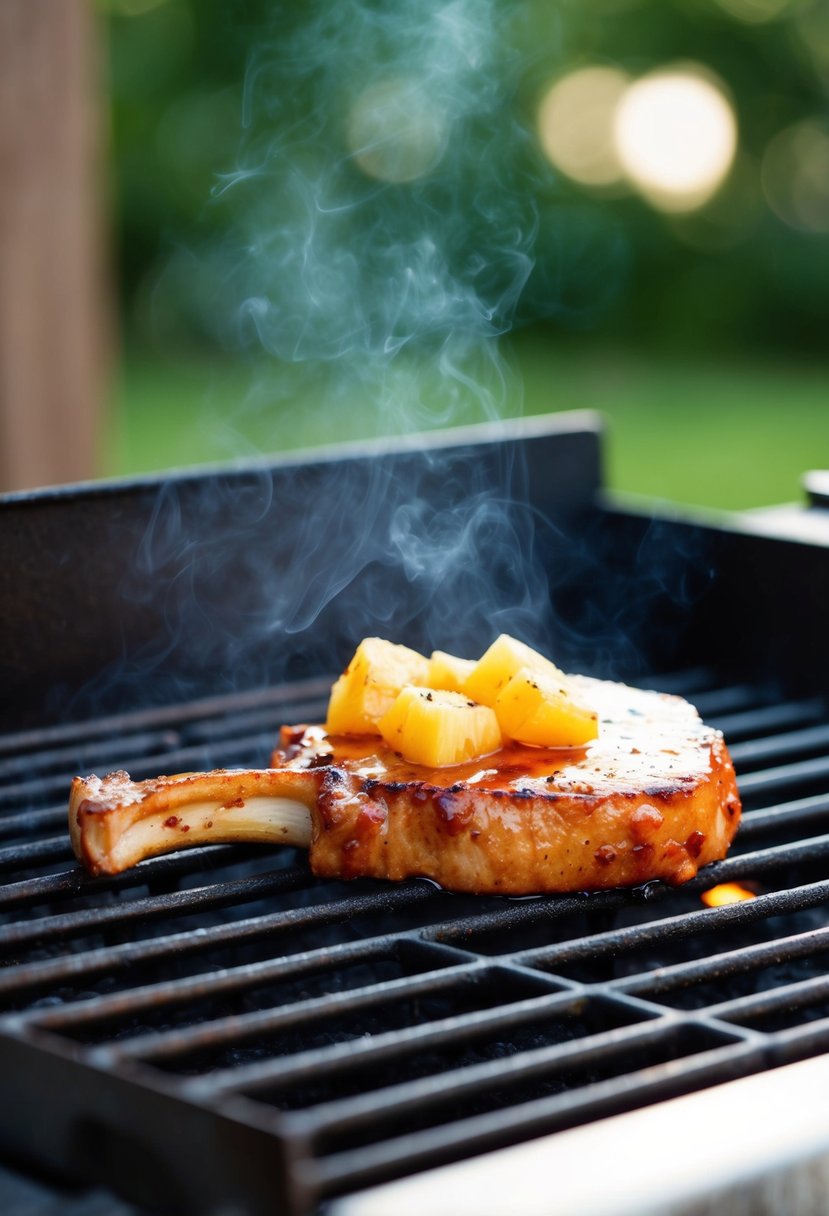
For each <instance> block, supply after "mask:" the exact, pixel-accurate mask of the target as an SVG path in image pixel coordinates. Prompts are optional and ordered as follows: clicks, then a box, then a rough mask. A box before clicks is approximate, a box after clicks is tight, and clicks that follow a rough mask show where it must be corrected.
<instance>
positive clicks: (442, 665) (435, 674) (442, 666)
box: [426, 650, 475, 692]
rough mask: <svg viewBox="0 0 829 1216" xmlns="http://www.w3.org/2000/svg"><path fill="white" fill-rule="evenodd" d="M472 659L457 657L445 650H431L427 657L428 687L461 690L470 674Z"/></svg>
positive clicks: (473, 662)
mask: <svg viewBox="0 0 829 1216" xmlns="http://www.w3.org/2000/svg"><path fill="white" fill-rule="evenodd" d="M474 666H475V660H474V659H458V658H456V657H455V655H453V654H447V653H446V651H445V650H433V651H432V653H431V655H430V657H429V678H428V679H427V681H426V683H427V685H428V686H429V688H440V689H443V690H444V691H445V692H463V691H464V685H465V684H466V681H467V680H468V679H469V676H470V675H471V674H472V669H473V667H474Z"/></svg>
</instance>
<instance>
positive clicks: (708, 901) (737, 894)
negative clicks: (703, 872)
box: [700, 882, 757, 908]
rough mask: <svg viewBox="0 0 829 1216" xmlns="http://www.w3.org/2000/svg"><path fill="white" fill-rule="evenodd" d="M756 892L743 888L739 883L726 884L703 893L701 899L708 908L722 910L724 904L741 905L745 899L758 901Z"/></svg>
mask: <svg viewBox="0 0 829 1216" xmlns="http://www.w3.org/2000/svg"><path fill="white" fill-rule="evenodd" d="M756 898H757V896H756V895H755V893H754V891H749V889H748V887H741V886H740V884H739V883H737V882H724V883H721V884H720V886H718V887H711V888H710V890H708V891H703V893H702V895H701V896H700V899H701V900H702V902H703V903H704V904H705V905H706V907H708V908H722V907H723V905H724V904H739V903H742V902H743V900H744V899H756Z"/></svg>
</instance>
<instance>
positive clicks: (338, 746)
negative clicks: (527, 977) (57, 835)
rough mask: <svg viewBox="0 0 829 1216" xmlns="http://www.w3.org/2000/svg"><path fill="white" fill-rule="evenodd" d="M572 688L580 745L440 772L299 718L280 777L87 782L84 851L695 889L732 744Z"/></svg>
mask: <svg viewBox="0 0 829 1216" xmlns="http://www.w3.org/2000/svg"><path fill="white" fill-rule="evenodd" d="M570 679H571V682H572V684H573V686H574V688H575V690H576V692H577V693H578V694H579V695H580V696H582V697H583V698H584V699H585V700H587V701H589V703H590V704H591V705H592V706H594V707H595V708H596V711H597V713H598V716H599V722H600V729H599V733H598V737H597V738H595V739H593V740H591V741H590V742H589V743H587V744H586V745H584V746H582V747H578V748H572V747H571V748H566V747H554V748H544V747H530V746H526V745H522V744H518V743H509V742H507V743H505V745H504V746H502V747H501V748H499V749H498V750H496V751H494V752H492V753H490V754H489V755H486V756H483V757H479V758H477V759H475V760H472V761H468V762H466V763H462V764H455V765H451V766H446V767H438V768H427V767H424V766H422V765H418V764H414V763H411V762H410V761H407V760H405V759H403V758H402V757H401V756H400V755H399V754H398V753H397V752H396V751H394V750H393V749H392V748H391V747H390V746H389V745H388V744H387V743H385V742H384V741H383V740H382V739H381V738H379V737H377V736H372V735H351V736H345V735H333V734H329V733H327V732H326V731H325V730H324V728H322V727H320V726H297V727H283V728H282V732H281V739H280V745H279V747H278V748H277V749H276V751H275V752H274V754H273V757H272V760H271V767H270V768H268V769H260V770H245V771H233V770H217V771H215V772H212V773H202V774H199V773H195V774H194V773H184V774H180V775H178V776H171V777H159V778H157V779H154V780H150V781H142V782H133V781H131V780H130V778H129V777H128V775H127V774H126V773H123V772H119V773H113V774H110V775H109V776H107V777H104V778H98V777H88V778H80V777H78V778H76V779H75V781H74V783H73V786H72V792H71V797H70V832H71V836H72V843H73V847H74V849H75V853H76V855H77V856H78V858H79V860H80V861H81V862H82V863H83V864H84V865H86V866H87V867H88V869H90V870H91V871H92V872H93V873H108V874H112V873H118V872H119V871H121V870H123V869H126V868H127V867H128V866H131V865H134V864H135V863H136V862H138V861H140V860H141V859H142V858H144V857H150V856H153V855H155V854H157V853H162V852H167V851H169V850H171V849H175V848H179V847H182V846H184V845H194V844H205V843H219V842H228V841H267V842H272V843H285V844H292V845H296V846H299V847H303V848H304V847H309V849H310V864H311V868H312V870H313V872H314V873H315V874H317V875H322V876H328V877H338V878H357V877H371V878H379V879H393V880H399V879H405V878H410V877H415V876H418V877H425V878H430V879H432V880H433V881H435V882H436V883H439V884H440V885H441V886H442V887H445V888H446V889H447V890H451V891H462V892H472V893H476V894H498V895H528V894H541V893H551V892H564V891H578V890H581V891H593V890H599V889H602V888H607V887H617V886H631V885H637V884H640V883H644V882H647V881H649V880H651V879H656V878H659V879H663V880H665V881H666V882H669V883H682V882H685V881H687V880H688V879H689V878H692V877H693V876H694V875H695V874H696V872H697V870H698V869H699V867H700V866H702V865H705V864H707V863H708V862H711V861H714V860H717V859H719V858H722V857H724V856H725V853H726V852H727V849H728V846H729V844H730V842H731V840H732V839H733V837H734V833H735V832H736V830H737V826H738V823H739V819H740V800H739V796H738V792H737V785H736V779H735V774H734V769H733V766H732V763H731V760H730V757H729V755H728V751H727V749H726V746H725V743H724V741H723V738H722V735H721V734H720V733H719V732H718V731H715V730H713V729H711V728H710V727H707V726H705V725H704V724H703V723H702V722H701V721H700V718H699V716H698V714H697V712H696V710H695V709H694V708H693V707H692V706H691V705H690V704H688V702H687V701H684V700H683V699H681V698H679V697H675V696H668V695H665V694H660V693H655V692H645V691H642V690H639V689H633V688H629V687H627V686H626V685H622V684H615V683H610V682H607V681H601V680H593V679H590V678H588V677H578V676H575V677H570Z"/></svg>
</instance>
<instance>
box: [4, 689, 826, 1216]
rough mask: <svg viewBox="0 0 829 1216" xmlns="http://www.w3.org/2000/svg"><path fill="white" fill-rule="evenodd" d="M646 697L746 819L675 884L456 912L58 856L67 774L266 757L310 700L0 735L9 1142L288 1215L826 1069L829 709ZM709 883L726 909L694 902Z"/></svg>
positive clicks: (179, 869) (271, 870) (290, 695)
mask: <svg viewBox="0 0 829 1216" xmlns="http://www.w3.org/2000/svg"><path fill="white" fill-rule="evenodd" d="M660 686H663V687H666V686H669V687H670V688H671V690H676V691H682V692H687V693H688V694H689V695H690V696H691V697H692V699H693V700H694V701H695V702H696V703H697V705H698V706H699V708H700V710H701V712H702V713H703V716H704V717H706V719H707V720H708V721H710V722H712V723H713V724H715V725H719V726H721V727H722V728H723V730H724V731H725V732H726V737H727V738H728V740H729V743H730V745H731V749H732V754H733V756H734V759H735V763H736V765H737V769H738V773H739V775H740V785H741V790H742V794H743V798H744V803H745V810H746V815H745V819H744V825H743V827H742V829H741V832H740V834H739V836H738V839H737V842H736V844H735V847H734V849H733V851H732V853H731V855H730V856H729V858H728V859H727V860H726V861H724V862H721V863H719V864H717V865H715V866H713V867H710V868H709V869H708V870H706V871H705V872H704V873H703V874H702V875H700V876H698V877H697V879H695V880H694V881H693V882H691V883H689V884H687V885H686V886H684V887H682V888H680V889H678V890H670V889H668V888H666V887H664V886H662V885H661V884H650V885H649V886H647V887H645V888H642V889H639V890H637V891H633V892H621V891H609V892H603V893H600V894H597V895H593V896H563V897H559V898H546V899H529V900H509V899H475V898H469V897H460V896H452V895H448V894H446V893H444V892H440V891H438V890H436V889H435V888H434V887H433V886H432V885H431V884H428V883H426V882H407V883H401V884H399V885H396V886H393V885H384V884H380V883H372V882H368V881H360V882H356V883H350V884H345V883H339V882H321V881H318V880H315V879H314V878H313V877H312V876H311V875H310V872H309V870H308V867H307V864H306V862H305V859H304V856H303V855H301V854H298V853H296V852H294V851H292V850H288V849H273V850H255V849H252V848H231V847H227V846H211V847H207V848H198V849H193V850H190V851H189V852H184V853H181V854H174V855H170V856H168V857H161V858H157V859H154V860H152V861H147V862H144V863H142V864H141V865H140V866H138V867H137V868H136V869H135V870H133V871H131V872H128V873H127V874H124V875H121V876H119V877H117V878H110V879H105V880H92V879H89V878H87V877H86V876H84V875H83V874H81V873H80V872H79V870H78V869H77V868H76V867H75V866H74V864H73V862H72V858H71V854H70V850H69V846H68V839H67V835H66V829H65V797H66V793H67V789H68V781H69V778H70V777H71V776H72V775H73V774H74V772H76V771H91V770H97V771H101V770H104V769H106V768H108V767H112V766H116V765H117V766H119V767H121V766H123V767H127V768H129V769H130V770H131V772H132V773H133V775H134V776H137V777H142V776H149V775H152V774H154V773H157V772H173V771H182V770H185V769H194V768H199V767H210V766H215V765H234V764H238V765H254V764H257V763H261V761H262V758H263V757H265V756H267V755H268V753H269V751H270V748H271V746H272V743H273V739H274V737H275V735H276V732H277V729H278V727H279V725H280V724H281V723H282V722H283V721H303V720H313V719H315V718H318V717H319V716H320V715H321V713H322V709H323V699H324V696H325V693H326V691H327V687H328V684H327V682H326V681H314V682H305V683H300V684H294V685H286V686H282V687H279V688H275V689H271V690H267V691H262V692H258V693H250V694H239V695H236V696H233V697H227V698H216V699H213V700H210V701H202V702H199V703H193V704H190V705H185V706H178V707H173V708H168V709H165V710H150V711H142V712H141V713H135V714H130V715H125V716H122V717H119V718H116V719H113V718H110V719H107V720H104V721H101V722H93V723H84V724H78V725H68V726H64V727H56V728H52V729H48V730H44V731H36V732H32V731H30V732H25V733H18V734H17V735H9V736H6V737H4V738H2V739H0V880H2V885H0V921H1V922H2V930H0V933H1V934H2V936H0V952H1V954H0V957H1V958H2V968H0V1011H2V1012H0V1093H2V1101H0V1112H5V1113H0V1130H2V1136H3V1140H4V1143H5V1145H6V1147H7V1148H10V1149H11V1150H13V1151H14V1150H17V1151H19V1152H21V1153H24V1154H26V1155H28V1156H29V1157H31V1158H32V1159H34V1160H35V1161H37V1162H39V1163H40V1164H41V1165H44V1164H49V1165H50V1166H52V1167H54V1166H56V1165H57V1166H58V1167H59V1168H62V1169H63V1170H67V1171H71V1172H74V1173H76V1174H77V1175H79V1176H81V1177H87V1178H89V1179H92V1180H95V1181H102V1182H104V1183H105V1184H106V1185H109V1186H110V1187H113V1188H114V1189H116V1190H118V1191H119V1192H120V1193H121V1194H123V1195H124V1196H125V1197H126V1198H128V1199H131V1200H133V1201H134V1202H138V1203H143V1204H146V1205H148V1206H150V1207H153V1208H159V1209H163V1208H165V1207H166V1208H168V1209H172V1210H175V1211H187V1210H193V1211H210V1210H213V1209H215V1210H218V1209H219V1208H221V1206H222V1204H223V1203H227V1202H229V1201H230V1200H231V1199H232V1200H233V1201H234V1203H235V1205H236V1207H235V1208H234V1210H239V1211H244V1212H250V1213H258V1212H265V1211H268V1212H273V1211H280V1212H284V1213H290V1214H291V1216H298V1214H299V1213H308V1212H312V1211H314V1210H317V1209H318V1208H320V1207H322V1206H325V1204H326V1202H327V1201H329V1200H331V1199H332V1198H334V1197H336V1196H337V1195H341V1194H343V1193H347V1192H349V1191H353V1190H356V1189H359V1188H361V1187H364V1186H368V1185H372V1184H375V1183H378V1182H381V1181H383V1180H386V1179H391V1178H395V1177H399V1176H402V1175H405V1174H408V1173H411V1172H413V1171H416V1170H420V1169H423V1168H427V1167H430V1166H434V1165H438V1164H441V1163H444V1162H447V1161H451V1160H454V1159H458V1158H461V1157H469V1156H471V1155H473V1154H475V1153H479V1152H483V1151H485V1150H488V1149H491V1148H496V1147H500V1146H505V1145H508V1144H511V1143H515V1142H517V1141H520V1140H523V1139H527V1138H530V1137H533V1136H536V1135H540V1134H544V1133H549V1132H553V1131H555V1130H557V1129H561V1128H565V1127H569V1126H573V1125H575V1124H579V1123H583V1122H586V1121H588V1120H591V1119H595V1118H597V1117H600V1116H603V1115H608V1114H612V1113H618V1112H620V1111H623V1110H626V1109H630V1108H632V1107H636V1106H640V1105H643V1104H645V1103H649V1102H652V1101H655V1100H657V1099H660V1098H665V1097H669V1096H674V1095H677V1094H680V1093H684V1092H689V1091H691V1090H694V1089H698V1088H701V1087H704V1086H706V1085H710V1084H714V1083H716V1082H719V1081H723V1080H728V1079H731V1078H733V1077H736V1076H740V1075H744V1074H747V1073H750V1072H754V1071H758V1070H762V1069H766V1068H769V1067H773V1066H775V1065H778V1064H783V1063H785V1062H788V1061H791V1060H795V1059H797V1058H801V1057H803V1056H806V1055H809V1054H814V1053H818V1052H824V1051H827V1050H829V980H827V979H826V978H825V974H824V973H825V971H826V955H827V953H829V881H827V880H826V879H825V878H824V877H823V875H824V874H825V873H826V862H827V857H829V714H828V713H827V706H826V704H825V703H824V702H823V701H822V700H821V699H820V698H808V699H802V700H792V699H786V698H781V697H779V696H776V695H775V694H774V691H773V690H771V689H767V688H758V687H754V686H747V685H739V686H737V685H723V684H722V683H721V682H720V681H718V679H717V678H716V676H715V675H714V674H713V673H711V672H704V671H702V672H701V671H694V672H686V673H684V674H681V675H680V676H677V677H674V678H673V680H662V681H661V682H660ZM727 882H728V883H732V882H736V883H739V884H741V885H742V886H743V887H744V888H745V890H746V891H747V892H748V893H749V894H751V895H752V896H753V898H749V899H746V900H744V901H743V902H739V903H735V904H730V905H725V906H721V907H705V906H704V905H703V904H702V902H701V893H702V892H703V891H705V890H707V889H709V888H711V887H713V886H715V885H720V884H723V883H727ZM208 1146H209V1147H208Z"/></svg>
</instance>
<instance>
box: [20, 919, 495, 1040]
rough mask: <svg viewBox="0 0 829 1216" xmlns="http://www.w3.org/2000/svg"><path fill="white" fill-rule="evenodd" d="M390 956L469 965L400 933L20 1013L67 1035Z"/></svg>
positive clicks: (429, 964)
mask: <svg viewBox="0 0 829 1216" xmlns="http://www.w3.org/2000/svg"><path fill="white" fill-rule="evenodd" d="M389 958H395V959H396V960H402V961H403V962H404V963H405V964H407V970H410V971H411V973H412V974H417V973H419V972H421V971H435V970H438V969H439V968H441V967H448V966H452V965H453V964H456V963H467V964H468V963H469V962H471V961H473V960H472V957H471V956H470V955H465V954H464V953H463V952H462V951H459V950H453V949H451V948H449V947H444V946H434V945H431V944H429V945H426V944H425V943H423V942H420V941H418V940H417V939H416V938H406V937H402V936H401V937H399V938H396V939H394V940H392V941H386V940H384V939H382V938H380V939H374V938H371V939H368V940H361V941H359V942H349V943H346V944H341V945H339V946H337V947H334V948H333V949H331V948H328V947H326V948H324V949H321V950H309V951H306V952H305V953H303V954H299V955H293V956H291V957H290V958H287V959H286V958H276V959H265V960H263V961H262V962H259V963H247V964H244V965H243V966H239V967H232V968H227V969H224V970H222V971H213V972H210V973H209V974H208V975H206V976H195V977H194V976H187V977H186V978H184V979H179V980H167V981H162V982H159V983H154V984H148V985H146V986H144V987H143V988H133V989H131V990H130V991H129V992H128V993H122V992H119V993H112V994H111V995H109V996H96V997H94V998H92V999H90V1000H87V1001H78V1002H76V1003H74V1004H72V1005H65V1006H61V1007H60V1008H58V1009H51V1010H46V1011H44V1010H39V1009H37V1010H33V1011H31V1012H29V1013H25V1014H21V1015H17V1016H18V1017H23V1018H25V1019H26V1020H27V1021H29V1022H31V1023H32V1024H33V1025H36V1026H41V1027H43V1028H45V1029H54V1030H60V1031H63V1032H64V1033H66V1032H69V1033H70V1034H71V1033H72V1032H73V1031H77V1030H78V1029H81V1030H84V1029H88V1028H89V1027H90V1026H94V1025H96V1024H106V1023H108V1022H109V1023H112V1022H114V1021H115V1020H117V1019H119V1018H124V1017H130V1018H132V1017H134V1016H135V1015H136V1014H138V1013H141V1012H142V1011H144V1010H150V1011H152V1012H158V1011H160V1010H162V1009H164V1010H169V1009H170V1008H171V1007H175V1006H177V1005H183V1004H186V1003H187V1002H192V1001H194V1000H199V999H202V998H207V999H209V1000H210V1001H211V1002H218V1000H219V998H220V997H222V996H223V995H225V994H227V993H238V992H243V991H245V990H246V989H250V988H253V987H256V986H259V985H263V984H267V983H268V982H269V981H277V980H283V981H284V980H294V979H301V978H302V977H304V976H307V975H313V974H327V975H328V976H329V977H331V978H332V979H333V977H337V976H339V975H340V974H341V973H342V971H343V970H344V969H346V968H348V967H350V966H352V965H354V964H358V963H367V964H371V963H374V964H377V963H382V962H384V961H386V960H387V959H389Z"/></svg>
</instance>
